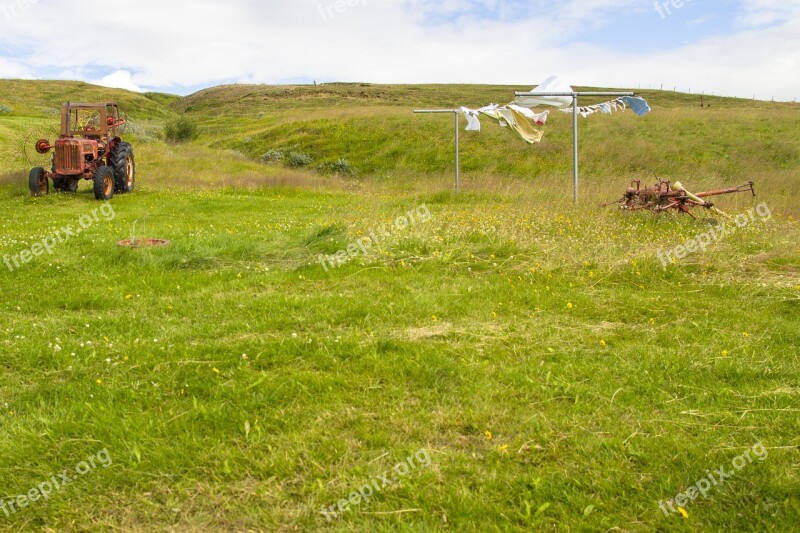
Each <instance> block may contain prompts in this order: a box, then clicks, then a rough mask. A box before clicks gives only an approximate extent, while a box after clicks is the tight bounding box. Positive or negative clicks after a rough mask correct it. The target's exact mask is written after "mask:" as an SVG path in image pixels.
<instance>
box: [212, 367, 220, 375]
mask: <svg viewBox="0 0 800 533" xmlns="http://www.w3.org/2000/svg"><path fill="white" fill-rule="evenodd" d="M211 370H212V371H213V372H214V373H215V374H219V369H217V368H212V369H211Z"/></svg>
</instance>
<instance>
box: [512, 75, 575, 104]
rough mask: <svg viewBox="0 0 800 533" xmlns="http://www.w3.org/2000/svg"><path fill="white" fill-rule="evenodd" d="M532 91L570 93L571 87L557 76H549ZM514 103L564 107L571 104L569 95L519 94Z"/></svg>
mask: <svg viewBox="0 0 800 533" xmlns="http://www.w3.org/2000/svg"><path fill="white" fill-rule="evenodd" d="M531 92H532V93H572V92H573V90H572V87H570V86H569V85H567V84H566V83H565V82H564V81H562V80H561V78H559V77H558V76H550V77H549V78H547V80H545V82H544V83H542V84H541V85H539V86H538V87H536V88H535V89H532V90H531ZM514 103H515V104H517V105H519V106H522V107H528V108H533V107H537V106H540V105H549V106H554V107H565V106H568V105H570V104H572V97H571V96H520V97H519V98H517V99H516V100H514Z"/></svg>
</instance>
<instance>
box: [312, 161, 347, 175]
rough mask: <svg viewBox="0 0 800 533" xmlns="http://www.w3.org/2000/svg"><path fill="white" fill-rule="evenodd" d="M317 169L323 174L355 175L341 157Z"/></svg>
mask: <svg viewBox="0 0 800 533" xmlns="http://www.w3.org/2000/svg"><path fill="white" fill-rule="evenodd" d="M317 168H318V169H319V171H320V172H324V173H331V174H341V175H343V176H352V175H353V174H355V171H354V170H353V167H352V166H350V162H349V161H348V160H347V159H344V158H343V157H342V158H339V159H337V160H336V161H334V162H333V163H323V164H321V165H320V166H319V167H317Z"/></svg>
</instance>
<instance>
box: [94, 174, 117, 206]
mask: <svg viewBox="0 0 800 533" xmlns="http://www.w3.org/2000/svg"><path fill="white" fill-rule="evenodd" d="M94 197H95V199H97V200H111V199H112V198H113V197H114V171H113V170H112V168H111V167H105V166H103V167H98V169H97V171H96V172H95V173H94Z"/></svg>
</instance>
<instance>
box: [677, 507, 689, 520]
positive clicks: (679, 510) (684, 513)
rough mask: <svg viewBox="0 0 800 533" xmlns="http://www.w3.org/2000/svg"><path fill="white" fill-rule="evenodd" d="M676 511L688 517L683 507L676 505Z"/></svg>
mask: <svg viewBox="0 0 800 533" xmlns="http://www.w3.org/2000/svg"><path fill="white" fill-rule="evenodd" d="M678 512H679V513H681V516H682V517H684V518H689V513H688V512H686V509H684V508H683V507H678Z"/></svg>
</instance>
